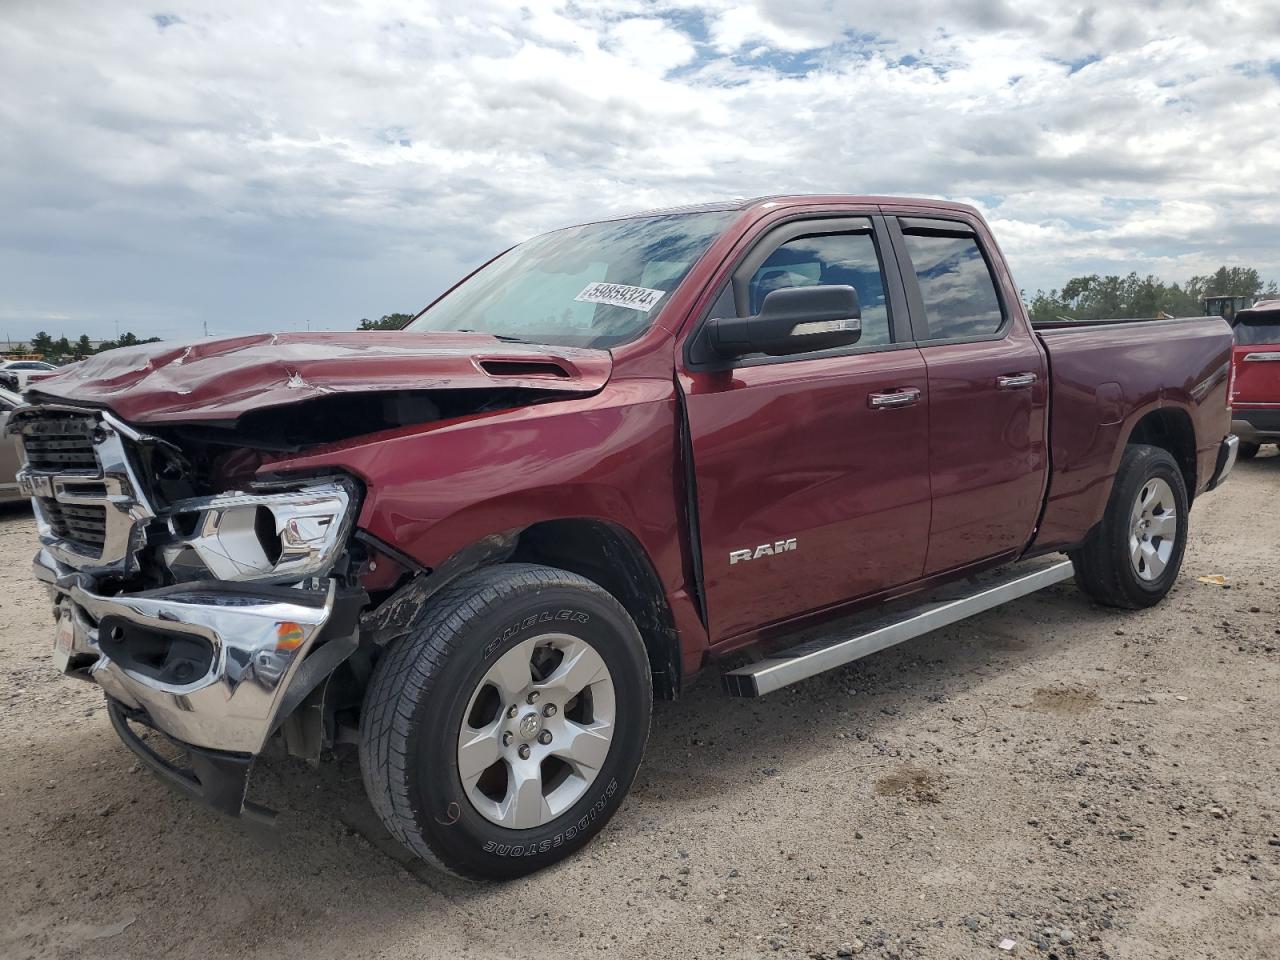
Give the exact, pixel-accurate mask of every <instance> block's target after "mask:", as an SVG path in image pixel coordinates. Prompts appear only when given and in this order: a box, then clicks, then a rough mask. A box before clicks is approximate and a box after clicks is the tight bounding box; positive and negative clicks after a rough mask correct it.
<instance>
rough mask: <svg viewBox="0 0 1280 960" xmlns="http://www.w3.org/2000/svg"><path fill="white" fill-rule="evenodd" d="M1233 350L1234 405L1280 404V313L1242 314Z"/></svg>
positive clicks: (1252, 312) (1237, 326) (1249, 312)
mask: <svg viewBox="0 0 1280 960" xmlns="http://www.w3.org/2000/svg"><path fill="white" fill-rule="evenodd" d="M1234 332H1235V346H1234V348H1232V351H1231V364H1232V368H1233V369H1232V373H1233V374H1234V381H1233V385H1232V390H1231V405H1232V406H1233V407H1247V406H1250V405H1253V404H1263V403H1267V404H1271V403H1280V311H1277V310H1268V311H1256V312H1255V311H1248V312H1246V313H1242V314H1241V317H1240V321H1239V322H1238V323H1237V324H1236V326H1235V331H1234Z"/></svg>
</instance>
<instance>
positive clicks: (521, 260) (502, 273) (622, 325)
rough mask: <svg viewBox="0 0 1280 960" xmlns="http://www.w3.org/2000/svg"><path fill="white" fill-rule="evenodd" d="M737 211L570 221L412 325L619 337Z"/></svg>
mask: <svg viewBox="0 0 1280 960" xmlns="http://www.w3.org/2000/svg"><path fill="white" fill-rule="evenodd" d="M734 216H736V212H734V211H724V212H716V213H684V214H671V215H666V216H658V217H637V218H633V219H630V220H612V221H609V222H607V223H589V224H586V225H584V226H580V227H568V228H566V229H564V230H557V231H555V232H554V233H548V234H545V235H543V236H541V237H535V238H534V239H532V240H528V241H526V242H524V243H522V244H520V245H519V246H516V247H512V248H511V249H510V250H508V251H507V252H506V253H504V254H503V255H502V256H500V257H498V258H497V259H496V260H494V261H493V262H492V263H490V264H489V265H488V266H486V267H483V268H481V269H480V270H479V271H477V272H476V273H474V274H472V276H471V277H470V278H468V279H467V280H465V281H463V282H462V283H461V284H460V285H459V286H458V287H456V288H455V289H454V290H453V291H451V292H450V293H448V294H446V295H445V296H444V297H442V298H441V299H440V300H439V301H438V302H437V303H436V304H434V305H433V306H432V307H431V308H430V309H428V310H427V312H426V313H424V314H422V316H420V317H418V319H416V320H414V321H413V322H412V323H410V324H409V325H408V327H406V329H408V330H417V331H423V332H425V331H428V330H440V331H443V330H474V331H477V332H480V333H491V334H494V335H496V336H500V337H510V338H512V339H516V340H527V341H530V342H533V343H551V344H556V345H559V346H566V347H611V346H615V345H617V344H620V343H626V342H627V341H629V340H634V339H635V338H636V337H638V336H640V334H642V333H643V332H644V331H645V330H647V329H648V328H649V324H650V323H652V322H653V318H654V317H656V316H657V315H658V312H659V311H660V310H661V309H662V306H663V304H664V303H665V302H666V300H667V299H668V295H669V294H670V293H671V291H673V290H675V288H676V287H677V286H679V284H680V281H681V280H683V279H684V278H685V274H687V273H688V272H689V269H690V268H691V267H692V266H693V265H694V263H695V262H696V261H697V259H698V258H699V257H700V256H702V254H703V253H704V252H705V251H706V249H707V247H709V246H710V245H711V242H712V241H713V240H714V239H715V238H716V236H717V235H719V233H720V231H721V230H723V229H724V227H725V225H726V224H728V222H729V221H730V220H731V219H732V218H733V217H734Z"/></svg>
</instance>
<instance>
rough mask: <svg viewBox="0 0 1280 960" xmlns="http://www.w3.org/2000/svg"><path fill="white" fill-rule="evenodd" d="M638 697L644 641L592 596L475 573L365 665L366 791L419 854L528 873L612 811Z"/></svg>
mask: <svg viewBox="0 0 1280 960" xmlns="http://www.w3.org/2000/svg"><path fill="white" fill-rule="evenodd" d="M652 701H653V694H652V688H651V677H650V672H649V663H648V658H647V656H646V653H645V649H644V643H643V641H642V640H641V639H640V635H639V632H638V631H637V630H636V626H635V624H634V622H632V620H631V618H630V617H629V616H628V615H627V613H626V611H625V610H623V608H622V607H621V606H620V605H619V604H618V602H617V601H616V600H615V599H614V598H613V597H612V596H611V595H610V594H609V593H608V592H607V591H605V590H604V589H603V588H601V587H600V586H599V585H597V584H595V583H593V582H591V581H590V580H587V579H586V578H584V577H580V576H577V575H575V574H571V573H566V572H565V571H562V570H556V569H552V568H550V567H542V566H535V565H532V564H503V565H499V566H495V567H489V568H486V569H483V570H479V571H477V572H475V573H472V574H469V575H468V576H465V577H462V578H460V579H459V580H458V581H457V582H456V583H454V584H452V585H450V586H448V587H446V588H445V589H444V590H443V591H441V593H440V594H439V595H438V596H437V597H436V598H433V600H432V602H431V604H430V606H429V607H428V608H427V610H426V611H424V614H423V616H422V618H421V619H420V622H419V625H418V627H417V628H416V629H415V630H414V631H413V632H412V633H410V634H408V635H406V636H404V637H401V638H400V639H399V640H398V641H397V642H396V643H395V644H394V645H393V646H392V647H391V649H390V650H389V651H388V652H387V654H386V655H385V656H384V657H383V658H382V660H381V661H380V662H379V663H378V666H377V668H376V670H375V671H374V676H373V679H372V681H371V682H370V685H369V690H368V692H367V693H366V695H365V706H364V710H363V715H362V717H361V729H360V760H361V770H362V773H363V775H364V781H365V788H366V789H367V791H368V793H369V797H370V800H371V801H372V803H373V806H374V809H375V810H376V811H377V813H378V815H379V816H380V817H381V819H382V822H383V824H384V825H385V826H386V827H387V829H388V830H389V831H390V832H391V834H392V836H394V837H395V838H396V839H397V840H399V841H400V842H401V843H402V844H403V845H404V846H405V847H406V848H408V849H409V850H410V851H411V852H413V853H414V854H416V855H418V856H419V857H421V858H422V859H424V860H426V861H428V862H429V863H432V864H434V865H435V866H437V867H441V868H443V869H445V870H448V871H449V872H452V873H455V874H459V875H461V876H467V877H473V878H481V879H497V878H505V877H516V876H520V875H522V874H526V873H531V872H532V871H534V870H538V869H540V868H542V867H545V866H548V865H550V864H552V863H555V862H556V861H558V860H561V859H563V858H565V857H567V856H568V855H570V854H571V853H573V852H574V851H575V850H577V849H578V848H580V847H581V846H583V845H584V844H585V843H587V841H588V840H590V839H591V837H593V836H594V835H595V834H596V833H598V832H599V831H600V829H601V828H602V827H603V826H604V825H605V823H606V822H607V821H608V820H609V818H610V817H611V816H613V814H614V813H615V812H616V811H617V809H618V807H619V806H620V805H621V803H622V798H623V797H624V796H625V794H626V792H627V790H628V789H629V788H630V786H631V782H632V780H633V779H634V778H635V774H636V770H637V769H638V767H639V765H640V759H641V756H642V755H643V753H644V746H645V741H646V740H647V738H648V734H649V713H650V709H651V707H652Z"/></svg>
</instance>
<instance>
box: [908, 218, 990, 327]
mask: <svg viewBox="0 0 1280 960" xmlns="http://www.w3.org/2000/svg"><path fill="white" fill-rule="evenodd" d="M913 222H914V223H919V221H913ZM939 228H940V229H939V230H937V231H934V230H930V229H919V228H914V227H913V228H906V229H904V231H903V238H904V239H905V241H906V245H907V255H908V256H909V257H910V258H911V265H912V267H913V268H914V271H915V275H916V283H917V284H918V285H919V287H920V298H921V300H923V302H924V313H925V320H926V322H927V324H928V330H929V335H928V339H929V340H958V339H962V338H967V337H990V336H994V335H995V334H996V333H998V332H999V331H1000V328H1001V327H1002V326H1003V325H1004V312H1003V310H1001V308H1000V298H999V297H998V296H997V295H996V287H995V281H994V280H993V279H992V276H991V268H990V267H989V266H988V265H987V260H986V257H984V256H983V255H982V249H981V248H980V247H979V246H978V239H977V237H975V236H973V235H972V234H968V233H961V232H959V231H957V230H955V229H954V228H953V227H951V226H950V225H949V224H946V223H944V222H942V221H939ZM949 228H950V229H949Z"/></svg>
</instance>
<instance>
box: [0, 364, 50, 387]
mask: <svg viewBox="0 0 1280 960" xmlns="http://www.w3.org/2000/svg"><path fill="white" fill-rule="evenodd" d="M57 372H58V368H57V367H55V366H54V365H53V364H52V363H45V362H44V361H43V360H6V361H5V362H4V363H0V387H4V388H5V389H8V390H13V391H15V392H16V393H21V392H22V391H23V390H25V389H27V387H28V386H30V385H31V384H32V383H34V382H35V381H36V380H43V379H45V378H46V377H52V376H53V375H54V374H55V373H57Z"/></svg>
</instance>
